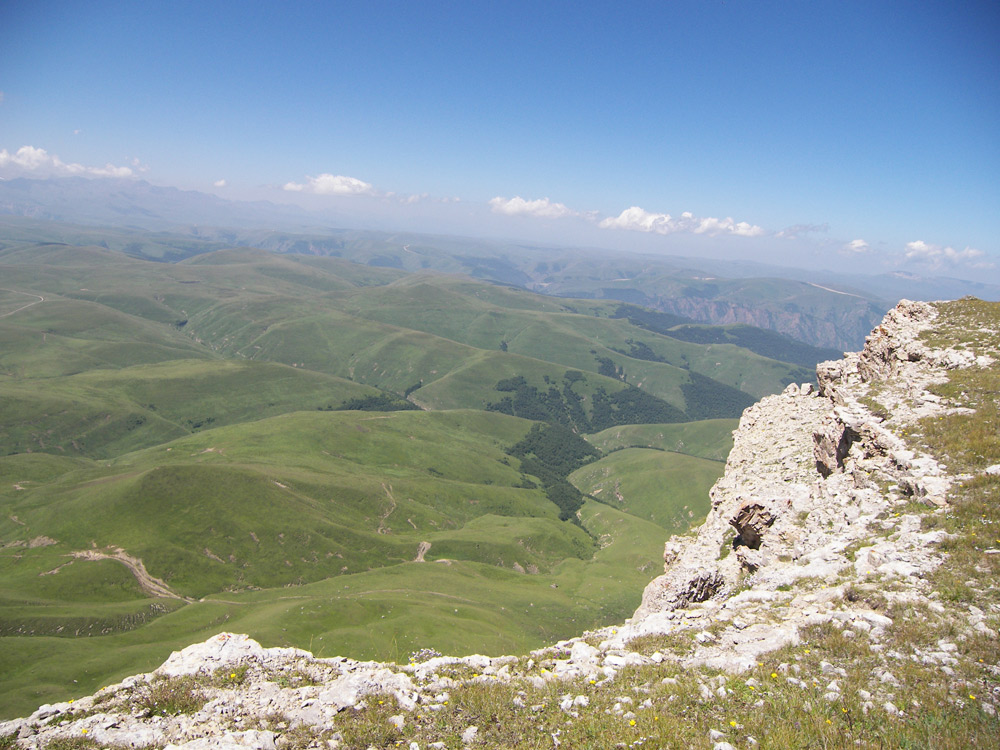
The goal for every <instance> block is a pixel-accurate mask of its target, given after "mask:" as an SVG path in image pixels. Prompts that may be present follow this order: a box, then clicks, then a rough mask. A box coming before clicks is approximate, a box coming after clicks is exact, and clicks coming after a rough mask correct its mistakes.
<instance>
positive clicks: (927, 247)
mask: <svg viewBox="0 0 1000 750" xmlns="http://www.w3.org/2000/svg"><path fill="white" fill-rule="evenodd" d="M985 255H986V253H984V252H983V251H982V250H977V249H976V248H974V247H967V248H965V249H964V250H956V249H955V248H953V247H942V246H941V245H934V244H932V243H930V242H924V241H923V240H914V241H913V242H907V243H906V259H907V260H914V261H917V262H920V263H929V264H931V265H932V266H935V267H936V266H940V265H941V264H942V263H948V264H950V265H955V264H958V263H966V264H968V265H971V266H972V267H973V268H993V266H994V264H993V263H990V262H987V261H981V260H979V259H980V258H983V257H984V256H985Z"/></svg>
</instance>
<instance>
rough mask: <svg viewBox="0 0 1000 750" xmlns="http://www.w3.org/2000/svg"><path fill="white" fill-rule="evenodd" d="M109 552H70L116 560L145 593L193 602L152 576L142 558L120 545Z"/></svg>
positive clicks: (78, 555) (87, 556) (82, 555)
mask: <svg viewBox="0 0 1000 750" xmlns="http://www.w3.org/2000/svg"><path fill="white" fill-rule="evenodd" d="M109 549H110V550H111V552H110V553H108V552H102V551H100V550H96V549H87V550H81V551H79V552H71V553H70V554H71V555H73V557H78V558H81V559H83V560H117V561H118V562H120V563H121V564H122V565H124V566H125V567H126V568H128V569H129V570H130V571H132V575H134V576H135V580H137V581H138V582H139V586H140V587H141V588H142V590H143V591H145V592H146V593H147V594H149V595H151V596H162V597H165V598H167V599H180V600H181V601H185V602H193V601H194V599H190V598H188V597H186V596H181V595H180V594H175V593H174V592H173V591H171V590H170V587H169V586H168V585H167V584H166V582H165V581H161V580H160V579H159V578H154V577H153V576H151V575H150V574H149V572H148V571H147V570H146V566H145V565H143V563H142V560H140V559H139V558H138V557H132V555H130V554H128V553H127V552H126V551H125V550H123V549H122V548H121V547H110V548H109Z"/></svg>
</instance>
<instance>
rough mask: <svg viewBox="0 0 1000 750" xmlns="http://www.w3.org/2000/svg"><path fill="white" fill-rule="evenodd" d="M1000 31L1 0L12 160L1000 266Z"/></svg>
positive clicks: (817, 21)
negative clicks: (4, 0) (999, 40)
mask: <svg viewBox="0 0 1000 750" xmlns="http://www.w3.org/2000/svg"><path fill="white" fill-rule="evenodd" d="M998 39H1000V7H998V4H997V3H995V2H964V3H963V2H899V1H895V2H878V1H874V2H873V1H869V2H852V1H845V2H805V1H804V0H800V1H798V2H767V1H759V0H758V1H755V2H745V1H741V0H727V1H726V2H721V1H713V0H704V1H703V2H686V1H681V2H666V1H662V0H661V2H657V3H624V4H620V3H616V4H612V3H596V2H574V3H562V2H546V3H541V2H537V1H536V2H532V3H521V2H495V3H485V2H468V1H467V2H455V3H444V2H426V3H414V2H400V3H389V2H370V3H335V2H298V3H271V2H247V1H246V0H244V1H242V2H207V3H206V2H196V3H188V2H159V3H149V2H119V3H108V2H100V1H99V0H98V1H97V2H87V3H84V2H66V1H65V0H63V1H62V2H52V1H49V0H31V1H30V2H25V0H6V2H4V3H3V4H2V5H0V91H2V99H0V176H8V177H9V176H12V175H15V174H35V175H38V176H42V175H45V174H70V173H77V174H85V175H88V176H92V177H94V178H95V179H96V178H100V177H101V176H103V175H105V174H130V175H131V176H132V177H135V178H142V179H146V180H149V181H150V182H153V183H155V184H161V185H176V186H178V187H184V188H191V189H198V190H205V191H209V192H215V193H217V194H219V195H222V196H225V197H232V198H251V197H252V198H268V199H270V200H275V201H279V202H280V201H285V202H288V201H292V202H300V203H303V204H305V205H309V206H311V207H316V208H321V209H329V210H330V211H331V212H334V213H335V214H336V215H337V216H338V217H340V218H342V219H343V218H345V217H346V219H345V221H346V220H349V219H350V218H351V217H354V216H356V217H357V218H358V221H359V222H362V223H363V222H369V223H371V222H372V221H375V220H377V221H381V222H383V223H385V224H387V225H392V224H396V225H397V226H399V227H400V228H405V227H406V226H408V225H413V226H414V228H418V229H436V230H448V231H458V232H470V233H476V234H501V235H507V236H516V237H523V238H538V239H540V240H544V241H549V242H559V241H564V242H578V243H587V244H592V245H606V246H609V247H610V246H614V247H636V248H639V249H644V250H648V249H662V250H664V251H669V252H674V253H685V252H690V253H698V252H704V253H711V254H715V255H722V256H730V257H741V258H755V259H759V260H765V261H775V260H776V261H780V262H795V263H796V264H798V265H826V266H827V267H837V268H840V267H845V266H849V267H870V268H872V269H873V270H885V269H890V270H891V269H892V268H912V269H914V270H921V271H923V272H936V273H940V274H945V275H959V276H969V277H972V278H982V277H984V276H986V277H990V276H992V277H994V278H995V277H996V275H997V273H998V269H997V267H998V266H1000V137H998V134H1000V43H998V42H997V40H998ZM26 147H30V150H29V149H26ZM42 150H43V151H44V153H42ZM223 181H224V184H223ZM216 183H218V184H216ZM991 264H995V265H992V266H991Z"/></svg>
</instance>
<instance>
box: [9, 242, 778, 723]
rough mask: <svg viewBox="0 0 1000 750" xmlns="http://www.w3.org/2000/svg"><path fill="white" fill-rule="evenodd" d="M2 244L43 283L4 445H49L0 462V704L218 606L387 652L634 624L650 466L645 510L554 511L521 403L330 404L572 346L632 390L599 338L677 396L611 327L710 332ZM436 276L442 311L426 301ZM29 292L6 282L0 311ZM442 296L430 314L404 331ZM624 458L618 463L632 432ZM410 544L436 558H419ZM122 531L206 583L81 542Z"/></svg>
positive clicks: (198, 628)
mask: <svg viewBox="0 0 1000 750" xmlns="http://www.w3.org/2000/svg"><path fill="white" fill-rule="evenodd" d="M0 265H2V266H3V272H4V278H5V286H8V287H9V288H11V289H18V290H21V291H23V292H25V293H37V294H39V295H42V296H43V297H44V301H42V302H39V303H38V304H34V305H32V306H30V307H28V308H25V309H22V310H19V311H17V312H15V313H14V314H12V315H9V316H7V317H4V318H0V337H2V341H3V343H4V346H3V347H0V372H2V373H4V374H5V377H3V376H0V393H2V394H3V395H4V396H5V398H4V401H3V404H4V406H3V407H2V408H3V409H5V410H6V412H5V413H4V415H3V424H4V428H3V429H4V430H6V432H5V433H4V435H3V443H4V445H5V446H6V447H8V451H7V452H9V451H10V450H14V451H23V450H27V449H28V448H31V449H33V450H36V451H37V450H39V449H41V448H42V445H43V444H44V446H45V448H46V449H48V450H52V451H55V452H57V453H58V454H59V455H45V454H41V453H33V454H27V453H24V452H19V453H16V454H15V455H6V456H2V457H0V480H2V484H0V506H2V509H0V510H2V513H0V538H2V539H3V542H4V544H5V545H7V546H5V547H4V548H3V549H2V551H0V580H3V581H4V586H3V587H2V590H3V594H2V599H0V602H2V611H0V633H3V634H4V637H2V638H0V673H2V674H3V675H4V678H3V688H2V694H0V704H3V705H4V713H5V714H6V715H10V714H12V713H18V712H23V711H24V710H26V709H27V708H29V707H30V706H32V705H33V704H35V705H37V703H39V702H42V701H45V700H49V699H52V698H55V697H58V696H65V695H67V693H68V692H79V691H80V690H82V689H84V687H85V686H89V687H98V686H99V685H98V683H99V682H103V681H106V680H108V679H111V678H112V677H115V676H121V675H123V674H126V673H131V672H135V671H137V670H141V669H147V668H149V667H151V666H153V665H154V664H155V663H157V662H158V661H160V660H162V658H163V657H164V656H165V655H166V653H167V652H168V651H169V650H170V649H171V648H176V647H179V646H181V645H184V644H186V643H189V642H191V641H192V640H196V639H198V638H201V637H205V636H207V635H210V634H212V633H214V632H217V631H218V630H220V629H223V628H226V629H239V630H245V631H247V632H250V633H253V634H254V635H255V636H257V637H259V638H261V639H262V640H265V641H267V642H269V643H289V644H295V645H299V646H309V645H310V640H312V641H313V643H312V647H313V648H314V649H317V642H318V641H322V642H323V644H322V645H323V647H324V648H327V649H329V650H328V651H324V653H327V654H332V653H337V652H340V653H349V654H352V655H356V656H377V657H379V658H394V657H396V656H397V654H402V655H404V656H405V655H406V653H407V649H416V648H420V647H424V646H431V647H436V648H439V649H441V650H443V651H472V650H486V651H490V652H493V653H497V652H500V651H512V650H514V651H516V650H523V649H524V648H528V647H532V646H536V645H540V644H542V643H544V642H546V641H548V640H550V639H552V638H553V637H559V636H564V635H569V634H571V633H573V632H578V631H579V630H580V629H582V628H585V627H590V626H593V625H596V624H601V623H607V622H612V621H615V620H618V619H620V618H621V617H622V616H623V615H625V614H627V613H628V612H630V611H631V610H632V609H633V608H634V607H635V606H636V604H637V602H638V598H639V595H640V592H641V589H642V586H643V585H644V583H645V582H646V581H647V580H648V579H649V578H650V577H651V576H652V575H654V574H655V573H656V572H657V570H658V569H659V565H660V563H659V558H660V550H661V548H662V542H663V539H664V538H665V535H666V534H665V531H664V528H663V527H662V526H660V525H657V523H654V522H653V521H657V522H659V523H667V524H669V523H671V522H672V518H673V517H672V516H671V514H670V513H668V512H667V511H664V510H651V508H653V504H654V501H655V497H658V493H659V488H658V487H657V486H656V482H654V481H650V482H646V483H644V485H643V486H642V487H641V488H640V487H638V486H637V487H636V488H635V489H634V490H633V489H631V488H630V489H629V490H628V493H627V494H628V495H629V496H630V497H631V498H634V503H635V511H636V512H637V513H639V514H642V515H644V516H646V517H649V518H652V519H653V521H650V520H643V519H642V518H639V517H637V516H636V515H635V514H634V513H629V512H627V511H628V510H629V509H628V508H624V509H623V508H614V507H610V506H608V505H603V504H599V503H595V502H592V501H588V502H586V504H585V505H584V507H583V508H582V510H581V512H580V520H581V523H582V525H583V527H584V528H585V529H586V532H585V531H584V530H583V529H581V528H580V527H578V526H575V525H573V524H566V523H560V522H558V521H557V520H556V518H557V509H556V507H555V506H554V505H553V504H552V503H551V502H549V501H548V500H547V499H546V498H545V497H544V495H543V493H542V492H541V491H540V490H537V489H525V488H523V487H521V486H518V485H521V484H522V481H523V478H522V476H521V474H520V472H519V470H518V467H517V461H516V460H515V459H509V458H507V457H506V456H505V454H504V451H503V449H504V448H505V447H506V446H509V445H511V444H513V443H514V442H516V441H517V440H518V439H520V437H522V436H523V435H524V434H525V433H526V432H527V430H528V428H529V427H530V423H528V422H525V421H524V420H519V419H516V418H512V417H506V416H503V415H499V414H494V413H484V412H480V411H470V410H459V411H448V412H407V413H403V412H400V413H393V414H372V413H352V412H328V411H322V412H320V411H316V408H317V407H318V406H328V405H334V406H335V405H336V404H337V403H338V402H339V401H341V400H343V399H345V398H348V397H352V396H356V395H363V394H366V393H374V391H373V390H372V388H371V386H372V385H376V386H378V387H380V388H383V389H388V390H392V391H397V392H401V391H403V390H405V389H408V388H410V387H411V386H413V385H415V384H419V383H421V382H423V387H422V388H419V389H418V390H417V391H415V392H414V394H413V397H414V400H415V401H417V402H418V403H422V404H424V405H427V406H435V407H437V408H440V407H442V406H448V407H459V406H475V407H481V406H482V405H483V404H484V403H486V402H487V401H492V400H495V399H496V398H497V397H498V396H499V394H497V393H496V392H495V391H494V390H493V385H494V384H495V382H496V380H499V379H501V378H503V377H509V376H513V375H524V376H525V377H527V378H528V379H529V380H530V381H532V382H537V383H538V384H539V385H541V384H542V381H543V379H544V378H545V377H546V376H549V377H550V378H551V379H553V380H556V381H557V382H558V381H559V380H560V379H561V378H562V375H563V373H564V372H565V371H566V369H567V367H570V366H572V365H573V364H579V365H580V367H579V369H583V370H587V371H588V375H587V378H588V380H587V383H586V384H583V383H580V384H578V385H577V386H576V387H577V389H578V390H579V391H580V392H581V393H583V394H584V395H585V396H587V395H588V394H589V393H590V392H592V389H593V388H594V387H596V384H604V386H605V387H606V388H607V389H608V390H609V391H611V390H614V389H616V388H621V387H623V385H622V384H621V383H620V382H619V381H616V380H614V379H610V378H605V377H603V376H598V375H596V374H594V372H595V370H596V367H597V362H596V358H595V354H592V353H591V349H594V351H595V352H597V353H598V354H600V355H601V356H605V355H606V356H611V357H613V358H615V359H616V361H619V362H621V363H624V364H626V367H627V372H628V373H629V374H630V378H631V376H632V374H633V373H635V377H639V375H642V377H643V378H644V381H643V382H644V387H650V386H648V385H646V384H647V383H653V382H656V383H658V385H656V388H658V389H661V392H662V393H663V394H664V395H668V396H670V395H671V394H673V395H676V394H677V386H678V384H679V383H680V382H681V381H682V379H683V377H684V371H683V370H682V369H680V368H678V367H674V366H673V365H671V364H667V363H655V362H645V361H641V360H632V359H631V358H628V357H625V356H624V355H621V354H618V353H616V352H613V351H612V350H611V349H609V348H607V346H608V345H610V346H615V347H618V346H625V345H626V344H625V342H626V340H627V339H628V337H629V336H630V335H633V334H635V335H636V338H640V337H641V339H640V340H642V341H643V342H647V343H648V345H649V346H650V347H652V348H654V349H655V348H656V347H658V346H660V347H662V348H661V349H657V351H658V352H659V353H661V354H662V355H663V356H664V358H668V357H677V358H681V361H682V362H683V361H684V360H683V357H686V358H687V360H688V361H695V360H696V359H697V358H698V357H699V356H702V353H701V352H700V350H699V348H698V347H697V346H694V345H691V344H686V343H684V342H671V341H669V340H667V339H664V340H663V341H659V340H657V341H654V340H653V336H651V335H649V334H648V332H642V331H638V329H636V331H630V330H629V328H628V326H627V324H626V323H625V322H624V321H621V320H609V319H608V317H607V316H608V314H609V310H610V308H608V309H605V307H604V306H603V305H604V303H596V304H591V303H587V302H576V301H574V302H571V303H567V302H566V301H558V300H553V299H551V298H545V297H539V296H536V295H532V294H530V293H527V292H515V291H511V290H509V289H504V288H501V287H493V286H484V285H480V284H476V283H475V282H470V281H467V280H466V281H458V280H453V279H443V278H425V277H422V278H421V279H419V280H415V279H407V280H406V281H405V283H404V281H400V279H401V273H400V272H398V271H395V270H389V269H380V268H369V267H364V266H356V265H353V264H347V263H345V262H344V261H341V260H339V259H335V258H296V257H282V258H275V257H273V256H270V255H267V254H263V253H255V252H252V251H239V252H235V251H225V250H224V251H220V252H215V253H211V254H208V255H202V256H198V257H197V258H194V259H192V260H190V261H187V262H185V263H182V264H177V265H162V264H153V263H149V262H145V261H139V260H132V259H128V258H123V257H122V256H121V255H119V254H116V253H112V252H109V251H107V250H104V249H101V248H89V249H79V248H69V247H66V246H57V245H49V246H41V245H33V246H31V247H20V248H18V247H13V248H8V249H6V250H2V251H0ZM412 290H415V291H413V293H412V294H411V291H412ZM369 295H370V296H369ZM14 297H18V298H19V299H20V298H23V299H24V300H27V301H31V300H32V298H30V297H27V296H25V295H14ZM438 297H440V298H441V299H444V300H446V301H447V305H446V306H445V308H447V309H445V308H442V309H440V310H438V311H437V312H434V311H433V310H431V308H430V303H431V301H432V300H434V299H436V298H438ZM393 301H394V302H395V305H396V306H395V307H392V308H391V309H390V308H386V311H383V312H381V313H380V312H378V311H379V310H382V308H383V306H385V305H388V303H390V302H393ZM18 307H20V304H18V300H17V299H13V297H12V295H11V294H10V293H7V294H6V296H3V297H0V314H2V313H3V312H10V311H12V310H16V309H17V308H18ZM407 307H409V309H410V314H409V315H407V313H406V309H407ZM432 312H434V315H436V316H437V317H434V316H433V315H432V314H431V313H432ZM390 313H391V314H390ZM418 313H419V314H418ZM425 314H426V315H427V316H430V317H428V318H427V319H426V320H424V322H423V323H421V325H424V323H426V325H425V326H424V327H425V328H426V329H427V330H414V329H413V327H410V326H411V325H413V326H415V325H416V323H417V322H418V319H420V316H421V315H425ZM449 314H451V315H453V316H454V317H453V318H451V319H449ZM376 318H380V319H376ZM381 318H385V319H384V320H383V319H381ZM546 320H551V321H552V322H551V328H552V330H551V331H547V330H546V323H545V321H546ZM455 321H458V322H457V323H456V322H455ZM416 327H418V328H419V327H420V326H416ZM498 333H499V334H502V335H504V336H507V335H510V342H509V351H508V352H501V351H500V350H499V340H497V341H494V338H495V337H496V335H497V334H498ZM736 354H737V355H738V356H737V359H740V361H741V362H745V363H752V362H754V361H756V359H757V358H756V357H755V355H749V354H748V353H747V352H743V351H737V352H736ZM704 356H707V357H714V356H716V355H715V354H714V353H712V354H709V353H705V354H704ZM773 365H774V367H775V368H776V369H775V370H774V372H775V373H778V374H779V375H780V374H782V373H784V374H787V373H788V371H789V369H790V368H788V367H787V366H785V365H780V364H778V363H773ZM740 366H742V365H739V366H737V367H740ZM628 368H633V369H628ZM643 368H647V369H648V373H647V369H643ZM643 373H647V374H643ZM782 376H783V375H782ZM768 377H771V376H770V375H769V376H768ZM775 377H777V375H776V376H775ZM345 378H346V379H350V381H348V380H345ZM778 380H780V377H778ZM776 382H777V381H776ZM32 389H34V393H33V392H32ZM671 389H673V390H671ZM39 393H41V394H44V395H43V396H42V397H43V398H44V399H45V405H44V408H43V409H41V410H38V409H37V406H38V403H39V402H38V398H39V396H38V394H39ZM33 409H34V411H33ZM302 410H305V411H302ZM39 412H40V413H39ZM43 415H47V416H43ZM138 418H143V421H141V422H139V423H138V424H137V423H136V422H138ZM620 429H628V428H620ZM729 429H730V426H729V425H728V424H725V423H722V422H720V423H713V424H712V425H709V426H707V427H701V428H699V427H698V426H697V425H694V424H691V425H683V426H681V425H668V426H665V427H664V426H661V428H660V432H663V431H664V430H665V431H666V433H665V434H668V435H675V434H676V435H678V436H682V437H677V438H676V440H681V439H684V440H687V441H693V442H697V441H699V440H700V441H703V442H704V443H705V446H706V447H705V449H704V451H707V452H711V451H718V450H719V447H718V446H719V444H720V443H719V440H718V439H713V438H712V437H711V436H710V434H711V433H712V432H715V433H717V434H721V433H724V432H727V431H728V430H729ZM702 432H707V434H704V435H702ZM619 434H620V432H619ZM695 435H699V437H697V438H695V437H694V436H695ZM670 440H674V439H673V438H670ZM670 440H668V441H667V442H670ZM674 442H676V441H674ZM74 444H76V445H74ZM671 445H672V444H671ZM663 447H670V446H667V445H664V446H663ZM699 450H701V449H699ZM704 451H703V452H704ZM691 452H692V453H695V452H696V451H695V450H693V449H692V451H691ZM74 453H77V454H78V456H77V457H73V455H72V454H74ZM616 455H618V458H614V457H612V459H613V460H612V461H611V462H610V463H609V464H608V465H609V466H611V465H614V464H615V463H616V462H617V461H620V460H621V458H623V457H624V456H625V455H626V452H621V454H616ZM670 455H671V454H665V453H662V452H657V454H656V456H655V457H653V459H652V460H653V462H654V463H655V462H658V461H659V462H662V461H664V460H671V459H669V458H667V457H668V456H670ZM85 456H90V458H87V457H85ZM95 458H98V459H100V461H95V460H93V459H95ZM691 460H692V461H693V460H694V459H691ZM15 485H16V487H15ZM688 489H689V488H688ZM686 491H687V489H685V492H686ZM643 493H645V495H644V497H645V499H640V495H643ZM678 496H679V495H678ZM649 498H654V499H653V500H650V499H649ZM686 504H689V505H690V503H686ZM42 537H48V538H49V539H51V540H54V541H55V543H51V544H50V543H48V542H47V540H46V539H42ZM32 540H35V544H36V545H38V544H40V545H41V546H31V544H32ZM593 540H599V544H596V545H595V544H594V542H593ZM421 542H429V543H430V545H431V546H430V548H429V550H427V551H426V553H425V559H426V560H427V562H425V563H423V564H420V563H414V562H412V561H413V560H414V558H415V557H416V556H417V552H418V549H419V548H420V545H421ZM117 546H121V547H123V548H125V549H126V550H127V551H128V552H129V553H130V554H132V555H135V556H138V557H140V558H142V560H143V562H144V563H145V565H146V567H147V569H148V571H149V573H150V574H151V575H153V576H156V577H159V578H162V579H164V580H166V582H167V584H168V585H170V586H171V587H173V588H174V590H176V591H178V592H179V593H181V594H183V595H187V596H191V597H193V598H199V597H206V599H205V600H204V601H195V602H191V603H184V602H183V601H181V600H178V599H155V598H150V597H149V595H147V594H146V593H144V592H143V591H141V590H139V589H138V588H137V586H136V583H135V579H134V578H132V576H131V575H129V574H128V573H127V571H126V569H125V567H124V566H123V565H121V564H120V563H119V562H117V561H111V560H99V561H88V560H80V559H74V558H71V557H68V554H69V553H70V552H72V551H78V550H82V549H87V548H90V549H95V548H96V549H98V550H107V551H110V550H111V549H112V548H114V547H117ZM521 569H523V570H529V571H532V570H535V569H537V570H538V571H539V572H538V573H537V574H530V573H521V572H518V570H521ZM51 571H58V572H54V573H52V574H51V575H40V574H42V573H49V572H51ZM289 584H293V587H292V588H289V587H288V586H289ZM457 602H460V603H461V604H460V605H459V606H456V603H457ZM26 632H34V633H35V635H32V636H25V635H23V633H26ZM15 633H20V634H18V635H15ZM43 634H47V635H43ZM75 634H79V635H81V636H83V635H86V636H88V637H69V636H71V635H75ZM73 680H76V681H77V682H75V683H74V682H73Z"/></svg>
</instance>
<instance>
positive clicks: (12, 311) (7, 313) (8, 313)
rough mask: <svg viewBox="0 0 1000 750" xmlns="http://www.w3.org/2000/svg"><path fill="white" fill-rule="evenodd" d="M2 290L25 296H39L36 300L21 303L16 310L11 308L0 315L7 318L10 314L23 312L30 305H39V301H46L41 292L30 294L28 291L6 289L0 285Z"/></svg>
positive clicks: (0, 290)
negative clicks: (24, 303)
mask: <svg viewBox="0 0 1000 750" xmlns="http://www.w3.org/2000/svg"><path fill="white" fill-rule="evenodd" d="M0 292H11V293H12V294H23V295H24V296H25V297H37V298H38V299H36V300H35V301H34V302H29V303H28V304H26V305H21V306H20V307H19V308H17V309H16V310H11V311H10V312H5V313H3V314H2V315H0V318H6V317H7V316H8V315H13V314H14V313H16V312H21V310H26V309H28V308H29V307H31V306H32V305H37V304H38V303H39V302H44V301H45V297H43V296H42V295H40V294H30V293H28V292H19V291H17V290H16V289H6V288H4V287H0Z"/></svg>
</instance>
